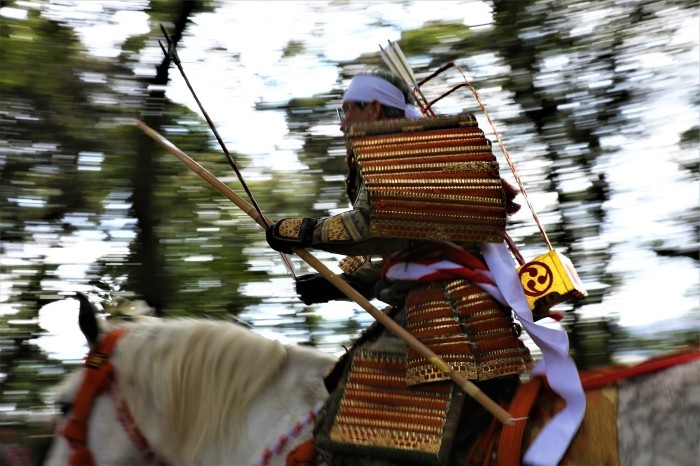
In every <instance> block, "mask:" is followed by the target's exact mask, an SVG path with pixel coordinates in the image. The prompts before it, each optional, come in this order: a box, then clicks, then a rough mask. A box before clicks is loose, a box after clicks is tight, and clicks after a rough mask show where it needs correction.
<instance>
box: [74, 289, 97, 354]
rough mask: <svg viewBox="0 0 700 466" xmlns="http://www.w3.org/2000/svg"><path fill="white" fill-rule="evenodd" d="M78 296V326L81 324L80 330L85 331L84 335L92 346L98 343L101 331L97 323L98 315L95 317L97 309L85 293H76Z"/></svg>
mask: <svg viewBox="0 0 700 466" xmlns="http://www.w3.org/2000/svg"><path fill="white" fill-rule="evenodd" d="M76 296H77V298H78V301H79V302H80V312H79V314H78V326H80V330H81V331H82V332H83V335H85V338H86V339H87V341H88V344H89V345H90V347H92V346H94V345H95V344H96V343H97V337H98V335H99V333H100V329H99V327H98V325H97V317H95V309H94V308H93V307H92V303H90V301H89V300H88V299H87V297H86V296H85V295H84V294H82V293H76Z"/></svg>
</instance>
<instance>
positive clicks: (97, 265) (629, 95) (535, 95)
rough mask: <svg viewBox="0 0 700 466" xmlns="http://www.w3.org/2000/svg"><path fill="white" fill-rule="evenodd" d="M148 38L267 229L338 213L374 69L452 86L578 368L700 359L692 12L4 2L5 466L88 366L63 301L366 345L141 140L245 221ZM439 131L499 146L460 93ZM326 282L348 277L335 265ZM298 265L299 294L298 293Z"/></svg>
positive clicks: (36, 436)
mask: <svg viewBox="0 0 700 466" xmlns="http://www.w3.org/2000/svg"><path fill="white" fill-rule="evenodd" d="M161 24H162V25H163V26H164V27H165V28H166V29H167V31H168V32H169V34H171V35H172V37H173V38H174V40H176V41H177V45H178V47H177V50H178V54H179V57H180V59H181V60H182V66H183V68H184V70H185V72H186V74H187V77H188V78H189V80H190V82H191V83H192V85H193V87H194V89H195V91H196V92H197V94H198V96H199V98H200V100H201V101H202V103H203V105H204V107H205V109H206V110H207V112H208V113H209V115H210V116H211V118H212V120H213V121H214V122H215V124H216V126H217V129H218V130H219V133H221V135H222V137H223V139H224V141H225V143H226V145H227V147H228V149H229V151H230V152H231V153H232V154H233V156H234V158H235V160H236V162H237V164H238V166H239V168H240V169H241V171H242V172H243V175H244V177H245V179H246V181H247V183H248V184H249V186H250V188H251V191H252V192H253V194H254V196H255V199H256V201H257V202H258V203H259V204H260V206H261V207H262V209H263V211H264V212H265V214H266V215H267V216H268V217H270V218H273V219H275V218H279V217H283V216H311V217H313V216H324V215H329V214H333V213H337V212H340V211H343V210H346V209H347V208H348V207H349V206H348V203H347V200H346V198H345V193H344V188H343V179H344V173H345V150H344V144H343V140H342V137H341V133H340V130H339V121H338V117H337V114H336V109H337V108H338V107H339V105H340V97H341V95H342V92H343V89H344V88H345V87H346V86H347V84H348V83H349V80H350V79H351V77H352V76H353V75H354V74H355V73H357V72H360V71H365V70H368V69H374V68H384V65H383V63H382V61H381V59H380V57H379V45H382V46H384V45H386V42H387V40H392V41H397V42H398V43H399V44H400V46H401V48H402V49H403V51H404V53H405V54H406V55H407V56H408V60H409V62H410V64H411V66H412V67H413V69H414V71H415V74H416V75H417V77H418V78H419V79H420V78H422V77H425V76H427V75H429V74H430V73H432V72H433V71H435V70H436V69H437V68H439V67H440V66H442V65H443V64H445V63H448V62H454V63H455V64H457V65H458V66H459V67H460V68H461V69H462V70H463V71H464V73H465V76H466V79H467V80H468V81H469V82H470V83H471V84H473V85H474V87H475V88H476V89H477V91H478V92H479V95H480V97H481V99H482V101H483V103H484V104H485V106H486V109H487V110H488V112H489V114H490V115H491V117H492V118H493V120H494V123H495V126H496V129H497V130H498V132H499V133H500V135H501V136H502V138H503V141H504V143H505V147H506V148H507V150H508V153H509V154H510V156H511V158H512V159H513V162H514V163H515V166H516V168H517V170H518V172H519V174H520V176H521V178H522V179H523V182H524V184H525V186H526V188H527V190H528V194H529V195H530V198H531V200H532V203H533V205H534V208H535V209H536V211H537V213H538V215H539V217H540V219H541V221H542V222H543V224H544V227H545V229H546V231H547V234H548V236H549V239H550V240H551V242H552V243H553V245H554V247H555V248H556V249H557V250H559V251H561V252H563V253H564V254H565V255H566V256H568V257H569V258H570V259H571V260H572V261H573V263H574V264H575V266H576V268H577V271H578V273H579V275H580V276H581V278H582V280H583V283H584V285H585V287H586V288H587V290H588V293H589V295H588V297H587V298H586V299H584V300H582V301H580V302H578V303H567V304H565V305H561V306H560V308H561V309H562V310H564V311H566V313H565V318H564V320H563V321H562V323H561V325H563V326H564V328H565V329H566V330H567V332H569V337H570V341H571V353H572V356H573V357H574V359H575V361H576V363H577V365H578V366H579V368H580V369H587V368H592V367H598V366H601V365H606V364H611V363H619V362H629V361H634V360H638V359H641V358H644V357H647V356H649V355H653V354H657V353H660V352H665V351H670V350H673V349H675V348H679V347H682V346H685V345H687V344H691V343H697V342H698V341H699V337H700V304H699V300H698V298H699V296H700V288H699V287H698V278H699V275H698V272H699V270H700V268H699V267H698V260H699V257H698V250H699V249H698V233H699V230H700V216H699V214H700V210H699V207H698V200H699V196H698V194H699V191H698V188H699V183H698V170H699V161H700V156H699V151H698V142H699V133H700V119H699V113H698V108H699V106H700V94H699V93H698V90H699V86H698V84H699V83H700V69H699V68H700V67H699V66H698V56H699V50H700V49H699V42H700V37H699V34H700V33H699V32H698V31H700V24H699V18H698V10H697V2H696V1H691V0H687V1H683V0H659V1H657V0H634V1H632V0H627V1H624V0H600V1H597V2H578V1H573V0H556V1H554V0H517V1H516V0H495V1H471V0H470V1H456V0H454V1H421V0H403V1H352V0H345V1H343V0H316V1H308V2H296V1H279V2H278V1H257V2H254V1H219V2H216V1H206V0H201V1H184V0H182V1H178V0H167V1H166V0H151V1H146V0H143V1H140V0H138V1H137V0H119V1H117V0H113V1H96V0H95V1H91V0H74V1H69V0H61V1H59V0H56V1H40V0H34V1H12V0H2V1H0V351H1V359H2V360H1V361H0V446H3V450H2V451H3V454H4V455H5V461H7V462H8V464H34V463H35V462H36V461H37V458H39V457H40V455H41V451H42V448H43V446H42V445H43V443H42V439H43V438H44V437H43V435H45V434H46V432H47V428H48V427H47V423H46V422H45V421H46V420H47V419H48V416H50V415H51V414H53V413H54V406H53V405H52V403H51V401H52V400H51V394H52V389H51V387H52V386H53V385H54V384H55V383H57V382H58V381H59V380H60V379H61V377H63V375H65V373H66V371H67V370H70V369H71V368H73V367H75V365H76V364H77V363H79V362H80V360H81V358H82V357H83V356H84V354H85V352H86V346H85V344H84V340H83V337H82V335H81V334H80V332H79V331H78V327H77V301H75V300H73V299H72V298H71V296H72V294H73V293H74V292H75V291H82V292H86V293H90V295H91V296H92V297H93V298H94V299H95V302H96V303H98V304H99V303H102V306H103V308H104V309H105V310H108V309H109V305H110V304H113V303H115V302H118V301H119V300H120V299H129V300H145V301H146V302H147V303H148V304H149V305H150V306H151V307H153V308H155V310H156V312H157V313H158V314H159V315H162V316H168V317H179V316H191V317H207V318H221V319H229V320H230V319H232V318H235V319H237V320H239V321H241V322H243V323H244V324H247V325H250V326H251V327H252V328H253V329H254V330H255V331H257V332H259V333H261V334H264V335H266V336H269V337H272V338H278V339H281V340H283V341H288V342H295V343H299V344H306V345H313V346H316V347H318V348H319V349H321V350H323V351H327V352H330V353H337V352H339V351H342V348H343V345H345V346H347V345H349V344H350V342H351V341H352V340H353V338H354V337H356V336H357V334H358V332H359V331H360V330H361V329H363V328H365V327H366V326H367V325H369V323H370V321H371V317H370V316H368V315H366V313H365V312H364V311H363V310H361V309H360V308H359V306H356V305H353V304H351V303H337V302H336V303H329V304H324V305H315V306H310V307H309V306H304V305H303V304H302V303H300V302H299V301H298V300H297V299H296V295H295V292H294V281H293V279H292V278H291V275H289V274H288V273H287V272H286V271H285V268H284V266H283V265H282V262H281V260H280V258H279V255H277V254H276V253H275V252H274V251H271V250H270V249H269V248H268V247H267V244H266V242H265V239H264V234H263V232H262V230H261V229H260V228H259V227H258V225H257V224H256V223H254V222H253V221H252V220H250V219H249V218H248V217H247V216H246V215H245V214H243V213H242V212H240V211H239V210H238V209H237V208H236V206H235V205H233V204H232V203H231V202H229V201H228V200H226V199H224V198H223V197H222V196H221V195H219V194H218V193H217V192H216V191H214V190H213V189H212V188H210V187H209V186H208V185H207V184H205V183H204V182H203V181H201V180H200V179H199V178H198V177H197V176H196V175H194V174H193V173H192V172H190V171H189V170H188V169H186V168H185V167H184V166H183V165H182V164H181V163H180V162H179V161H177V160H176V159H175V158H174V157H173V156H172V155H170V154H168V153H166V152H164V151H163V150H162V149H161V147H159V146H157V145H156V144H155V143H154V142H153V141H151V140H150V139H149V138H147V137H146V136H144V135H143V134H142V133H141V132H140V131H139V130H138V129H137V128H136V127H135V126H134V125H133V121H134V118H135V117H137V116H138V117H140V118H141V119H142V120H143V121H145V122H146V123H147V124H149V125H150V126H151V127H153V128H155V129H156V130H158V131H159V132H161V133H162V134H164V135H165V136H166V137H167V138H169V139H170V140H171V141H172V142H174V143H175V144H176V145H177V146H178V147H180V148H181V149H182V150H183V151H185V152H186V153H188V154H189V155H190V156H192V157H193V158H195V159H196V160H197V161H199V162H200V163H201V164H203V165H204V166H205V167H206V168H207V169H208V170H209V171H211V172H213V173H214V174H215V175H217V176H218V177H220V179H221V180H223V181H224V182H226V183H227V184H228V185H229V186H231V187H232V188H233V189H234V190H236V191H237V192H238V193H239V194H241V195H242V196H243V197H245V194H244V192H243V190H242V189H241V188H240V184H239V183H238V182H237V180H236V178H235V175H234V173H233V171H232V170H231V168H230V167H229V165H228V163H227V161H226V159H225V157H224V155H223V153H222V151H221V149H220V148H219V146H218V144H217V143H216V141H215V139H214V137H213V135H212V132H211V130H210V129H209V128H208V126H207V125H206V122H205V121H204V119H203V118H202V116H201V113H200V112H199V110H198V108H197V106H196V102H195V101H194V99H193V97H192V95H191V94H190V93H189V91H188V89H187V87H186V85H185V82H184V79H183V77H182V76H181V75H180V73H179V72H178V69H177V68H176V67H175V66H174V65H173V64H172V63H169V62H167V61H165V60H164V55H163V52H162V51H161V49H160V47H159V44H158V41H162V42H164V38H163V35H162V33H161V31H160V25H161ZM460 82H463V77H462V75H461V74H459V73H458V72H457V71H455V69H454V68H453V69H451V70H448V71H446V72H444V73H442V74H440V75H439V76H438V77H437V78H435V79H434V80H431V81H430V82H429V83H427V84H426V85H425V86H424V87H423V91H424V93H425V94H426V96H427V97H428V98H434V97H437V96H439V95H441V94H442V93H443V92H445V90H446V89H448V88H450V87H452V86H454V85H455V84H459V83H460ZM436 110H437V112H438V113H442V114H451V113H456V112H460V111H469V112H473V113H474V114H475V115H476V116H477V118H478V119H479V122H480V127H481V128H482V129H484V131H485V132H486V133H487V134H488V135H489V137H491V139H492V140H494V141H495V139H494V138H493V134H492V132H491V129H490V127H489V125H488V122H487V121H486V119H485V117H484V114H483V112H481V110H480V109H479V107H478V105H477V102H476V101H475V99H474V97H473V96H472V94H471V93H470V92H468V91H464V92H462V91H458V92H456V93H454V94H451V95H450V97H449V98H447V99H444V100H443V101H441V102H440V103H439V104H438V105H437V106H436ZM494 151H495V152H496V155H497V158H498V159H499V162H500V165H501V173H502V175H503V176H504V177H505V178H506V179H508V180H509V181H511V183H515V181H514V178H513V176H512V173H511V172H510V170H509V168H508V165H507V163H506V160H505V158H504V156H503V154H502V153H501V151H500V149H498V146H497V145H496V144H494ZM519 201H520V203H521V204H523V206H524V207H523V209H521V211H520V212H519V213H518V214H516V215H515V216H514V217H513V218H512V219H511V221H510V224H509V227H508V231H509V233H510V234H511V236H512V237H513V238H514V240H515V242H516V244H517V245H518V247H519V248H520V251H521V253H522V254H523V255H524V256H525V258H526V259H528V260H530V259H533V258H535V257H536V256H538V255H540V254H543V253H544V252H546V246H545V243H544V241H543V238H542V236H541V234H540V232H539V230H538V229H537V227H536V225H535V223H534V221H533V218H532V214H531V213H530V212H529V211H528V209H527V206H526V204H525V202H524V199H523V197H522V196H520V197H519ZM318 257H320V258H321V259H322V260H323V261H324V263H326V264H327V265H328V266H329V267H331V269H333V270H334V271H339V270H338V269H337V261H338V260H339V257H337V256H333V255H330V254H325V253H321V254H318ZM294 264H295V267H296V269H297V270H296V273H297V274H301V273H306V272H309V271H310V270H309V269H308V267H307V266H305V265H304V264H303V263H301V262H299V261H298V260H294ZM546 324H547V325H559V324H555V323H554V322H546ZM528 344H529V343H528ZM532 351H533V353H535V354H537V348H536V347H532ZM8 455H10V456H8ZM10 457H11V459H10V460H7V458H10ZM12 461H14V462H12Z"/></svg>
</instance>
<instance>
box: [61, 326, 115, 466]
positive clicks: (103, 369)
mask: <svg viewBox="0 0 700 466" xmlns="http://www.w3.org/2000/svg"><path fill="white" fill-rule="evenodd" d="M125 333H126V329H124V328H119V329H115V330H112V331H111V332H109V333H108V334H107V335H105V337H104V338H103V339H102V341H101V342H100V345H99V347H98V348H97V349H96V350H91V351H90V352H89V353H88V355H87V358H86V359H85V368H86V369H85V378H84V379H83V381H82V384H81V385H80V390H79V391H78V394H77V396H76V398H75V402H74V404H73V409H72V411H71V417H70V419H69V420H68V423H67V424H66V426H65V428H64V429H63V436H64V437H65V438H66V439H67V440H68V442H69V443H70V445H71V446H72V447H73V454H72V455H71V458H70V464H71V466H94V464H95V461H94V459H93V457H92V452H91V451H90V449H89V448H88V446H87V431H88V425H87V424H88V419H89V418H90V412H91V411H92V407H93V405H94V403H95V399H97V397H98V396H99V395H100V394H101V393H102V392H104V391H105V390H106V389H107V388H108V387H109V384H110V383H111V381H112V378H113V375H114V366H113V365H112V363H111V362H110V360H109V357H110V356H111V355H112V352H113V351H114V348H115V347H116V346H117V343H118V342H119V339H120V338H121V337H122V336H123V335H124V334H125Z"/></svg>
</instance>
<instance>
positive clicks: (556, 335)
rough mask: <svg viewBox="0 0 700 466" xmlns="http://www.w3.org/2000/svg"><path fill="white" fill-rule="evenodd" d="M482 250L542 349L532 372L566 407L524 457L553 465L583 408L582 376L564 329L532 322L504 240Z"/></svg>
mask: <svg viewBox="0 0 700 466" xmlns="http://www.w3.org/2000/svg"><path fill="white" fill-rule="evenodd" d="M481 253H482V254H483V256H484V259H485V261H486V264H487V265H488V267H489V270H490V271H491V273H492V276H493V278H494V279H495V281H496V284H497V285H498V288H499V289H500V291H501V293H502V294H503V296H504V297H505V300H506V301H507V302H508V305H509V306H510V307H511V308H512V309H513V312H515V315H516V317H517V318H518V321H519V322H520V323H521V324H522V326H523V327H524V328H525V330H526V331H527V333H528V334H529V335H530V337H531V338H532V339H533V341H534V342H535V343H536V344H537V346H538V347H539V348H540V350H542V359H541V360H540V361H539V363H538V364H537V365H536V366H535V368H534V369H533V370H532V374H533V375H541V374H544V375H545V376H546V377H547V382H548V383H549V386H550V387H551V388H552V390H553V391H554V392H555V393H556V394H558V395H559V396H561V397H562V399H563V400H564V401H565V402H566V407H565V408H564V409H563V410H562V411H560V412H559V413H557V415H556V416H554V417H553V418H552V419H551V420H550V421H549V423H547V425H546V426H545V427H544V429H542V431H541V432H540V434H539V435H538V436H537V438H536V439H535V441H534V442H533V444H532V445H531V446H530V448H529V449H528V450H527V452H526V453H525V456H524V457H523V462H524V463H525V464H531V465H535V466H556V465H557V464H559V461H560V460H561V458H562V456H564V453H565V452H566V449H567V448H568V447H569V444H570V443H571V440H572V439H573V437H574V435H575V434H576V432H577V431H578V428H579V426H580V425H581V421H582V420H583V415H584V414H585V412H586V397H585V395H584V393H583V387H582V386H581V379H580V377H579V374H578V370H577V369H576V365H575V364H574V361H573V360H572V359H571V358H570V357H569V337H568V335H567V334H566V332H565V331H564V330H561V329H553V328H548V327H545V326H543V325H540V324H537V323H535V322H534V320H533V318H532V311H531V310H530V306H529V305H528V303H527V298H526V297H525V292H524V291H523V287H522V285H521V283H520V278H519V277H518V274H517V273H516V270H515V267H514V264H513V259H512V258H511V255H510V253H509V252H508V249H507V248H506V245H505V244H504V243H500V244H499V243H483V244H482V246H481ZM504 428H505V429H507V428H508V427H504Z"/></svg>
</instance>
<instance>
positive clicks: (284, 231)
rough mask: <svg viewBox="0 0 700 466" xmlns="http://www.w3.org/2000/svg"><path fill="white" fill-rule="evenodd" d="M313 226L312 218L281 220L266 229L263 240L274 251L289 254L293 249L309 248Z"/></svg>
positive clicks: (314, 222) (314, 221)
mask: <svg viewBox="0 0 700 466" xmlns="http://www.w3.org/2000/svg"><path fill="white" fill-rule="evenodd" d="M314 225H316V220H315V219H313V218H283V219H282V220H278V221H277V222H275V223H274V224H272V225H270V226H269V227H267V230H266V231H265V238H266V239H267V244H269V245H270V247H271V248H272V249H274V250H275V251H279V252H284V253H286V254H291V253H292V252H293V249H294V248H305V247H307V246H311V238H312V236H313V233H314Z"/></svg>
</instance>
